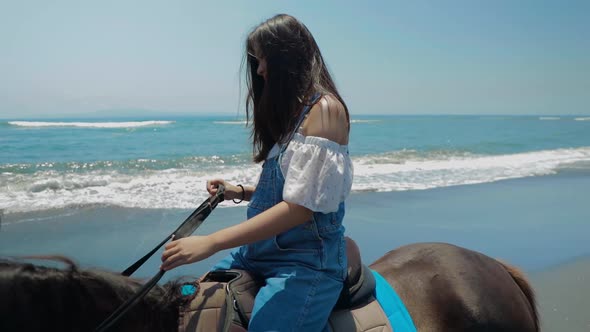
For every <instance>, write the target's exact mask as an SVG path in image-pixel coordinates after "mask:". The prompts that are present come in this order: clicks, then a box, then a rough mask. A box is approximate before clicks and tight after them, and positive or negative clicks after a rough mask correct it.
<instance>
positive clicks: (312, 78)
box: [246, 14, 348, 162]
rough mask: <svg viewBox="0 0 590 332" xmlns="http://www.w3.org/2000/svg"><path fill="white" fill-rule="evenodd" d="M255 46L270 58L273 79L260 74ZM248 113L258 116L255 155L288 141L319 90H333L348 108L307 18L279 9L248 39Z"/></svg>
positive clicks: (263, 155) (254, 120) (269, 74)
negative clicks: (295, 16) (305, 108)
mask: <svg viewBox="0 0 590 332" xmlns="http://www.w3.org/2000/svg"><path fill="white" fill-rule="evenodd" d="M255 50H256V51H257V52H259V53H261V54H256V55H257V56H262V57H264V59H265V60H266V68H267V69H266V72H267V80H266V81H265V80H264V78H262V77H260V76H259V75H257V74H256V70H257V68H258V60H257V59H256V58H255V57H253V56H251V55H249V54H248V53H250V54H254V52H255ZM246 57H247V59H248V61H247V66H248V68H247V70H246V76H247V77H246V84H247V87H248V95H247V99H246V116H247V118H248V122H249V123H250V121H252V124H253V125H252V134H251V136H252V144H253V153H254V161H255V162H261V161H263V160H264V159H266V156H267V155H268V152H269V151H270V149H271V148H272V146H273V145H274V144H275V143H277V142H280V143H284V141H285V140H286V139H287V136H288V135H289V133H291V132H292V131H293V130H294V129H295V128H294V127H295V126H296V121H297V119H298V116H299V115H300V113H301V112H302V110H303V107H304V106H305V105H309V104H310V103H311V99H312V97H313V96H314V94H315V93H320V94H322V95H327V94H329V95H332V96H333V97H335V98H336V99H338V100H339V101H340V103H342V105H343V106H344V109H345V111H346V116H347V118H348V108H347V107H346V104H345V103H344V100H342V97H340V94H339V93H338V91H337V90H336V85H335V84H334V81H333V80H332V77H331V75H330V73H329V72H328V69H327V68H326V64H325V63H324V58H323V57H322V54H321V53H320V49H319V47H318V45H317V44H316V42H315V39H314V38H313V36H312V35H311V33H310V32H309V30H308V29H307V27H306V26H305V25H303V23H301V22H299V21H298V20H297V19H296V18H294V17H292V16H290V15H286V14H279V15H276V16H274V17H272V18H270V19H268V20H266V21H265V22H263V23H262V24H260V25H259V26H257V27H256V28H254V30H253V31H252V32H251V33H250V34H249V35H248V39H247V41H246Z"/></svg>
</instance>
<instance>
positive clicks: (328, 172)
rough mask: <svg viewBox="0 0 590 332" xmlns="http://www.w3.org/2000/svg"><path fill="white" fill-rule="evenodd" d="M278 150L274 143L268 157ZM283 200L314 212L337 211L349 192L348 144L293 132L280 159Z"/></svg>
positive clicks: (350, 171) (351, 169) (350, 183)
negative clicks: (283, 179) (282, 177)
mask: <svg viewBox="0 0 590 332" xmlns="http://www.w3.org/2000/svg"><path fill="white" fill-rule="evenodd" d="M278 153H279V146H278V145H275V146H274V147H273V149H272V150H271V151H270V152H269V154H268V158H272V157H275V156H276V155H277V154H278ZM280 165H281V171H282V172H283V176H284V178H285V185H284V187H283V200H284V201H287V202H290V203H295V204H298V205H302V206H305V207H306V208H308V209H310V210H311V211H314V212H322V213H330V212H336V211H338V206H339V204H340V202H343V201H344V200H345V199H346V197H348V195H349V194H350V189H351V188H352V178H353V173H354V172H353V166H352V160H351V159H350V156H349V154H348V146H347V145H340V144H338V143H336V142H334V141H331V140H329V139H327V138H323V137H316V136H303V135H302V134H300V133H298V132H297V133H295V134H294V136H293V138H292V140H291V142H290V143H289V145H288V146H287V148H286V150H285V152H284V153H283V155H282V156H281V160H280Z"/></svg>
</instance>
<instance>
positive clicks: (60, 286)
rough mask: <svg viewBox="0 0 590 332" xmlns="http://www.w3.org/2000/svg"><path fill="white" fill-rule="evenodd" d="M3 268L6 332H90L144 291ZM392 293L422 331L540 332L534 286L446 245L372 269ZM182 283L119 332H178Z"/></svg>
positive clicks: (110, 276)
mask: <svg viewBox="0 0 590 332" xmlns="http://www.w3.org/2000/svg"><path fill="white" fill-rule="evenodd" d="M60 260H61V261H62V262H64V263H66V264H67V265H68V267H67V268H66V269H57V268H52V267H43V266H36V265H33V264H30V263H23V262H16V261H9V260H5V261H0V315H1V316H0V331H46V330H49V331H53V330H56V331H92V330H94V329H95V328H96V327H97V326H98V325H99V324H100V323H101V322H102V321H103V320H104V319H105V318H106V317H107V316H108V315H109V314H110V313H112V312H113V311H114V310H115V309H116V308H117V307H118V306H119V305H121V304H122V303H123V302H124V301H125V300H126V299H128V298H129V297H131V296H132V295H133V294H134V293H135V291H137V290H138V289H139V288H140V287H141V282H139V281H138V280H136V279H132V278H128V277H123V276H121V275H118V274H115V273H111V272H105V271H98V270H80V269H78V268H77V267H76V265H75V264H74V263H72V262H71V261H70V260H68V259H65V258H60ZM370 267H371V268H372V269H374V270H376V271H377V272H379V273H380V274H381V275H382V276H383V277H385V278H386V279H387V281H388V282H389V283H391V285H393V286H394V288H395V290H396V291H397V292H398V294H399V296H400V297H401V299H402V300H403V302H404V303H405V304H406V306H407V308H408V311H409V312H410V314H411V316H412V319H413V321H414V324H415V326H416V328H417V329H418V331H520V332H526V331H539V319H538V316H537V309H536V304H535V300H534V294H533V291H532V288H531V286H530V285H529V283H528V282H527V281H526V279H525V278H524V276H523V275H522V274H521V273H520V272H518V271H517V270H516V269H514V268H512V267H509V266H508V265H506V264H504V263H500V262H498V261H497V260H495V259H492V258H490V257H488V256H485V255H483V254H481V253H478V252H474V251H471V250H467V249H464V248H460V247H456V246H453V245H449V244H443V243H419V244H412V245H408V246H404V247H401V248H398V249H396V250H393V251H390V252H388V253H387V254H385V256H383V257H382V258H380V259H378V260H377V261H376V262H375V263H373V264H372V265H371V266H370ZM180 285H181V283H180V281H173V282H169V283H167V284H165V285H163V286H157V287H155V288H154V289H152V290H151V291H150V292H149V293H148V295H147V296H146V297H144V298H143V299H141V301H140V302H139V303H138V304H137V305H136V306H135V307H134V308H133V309H131V311H130V312H129V313H127V314H126V315H125V316H124V317H123V318H122V319H121V320H120V321H118V322H117V323H116V325H114V329H113V330H117V331H177V328H178V309H179V306H180V305H181V304H182V303H183V301H184V300H183V297H182V296H181V294H180Z"/></svg>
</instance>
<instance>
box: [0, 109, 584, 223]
mask: <svg viewBox="0 0 590 332" xmlns="http://www.w3.org/2000/svg"><path fill="white" fill-rule="evenodd" d="M351 118H352V124H351V133H350V145H349V150H350V153H351V156H352V159H353V162H354V183H353V188H352V190H353V193H355V192H367V191H368V192H390V191H406V190H424V189H433V188H441V187H448V186H456V185H466V184H478V183H489V182H495V181H499V180H506V179H516V178H524V177H538V176H546V175H551V174H557V173H559V172H562V171H564V170H572V169H579V170H587V169H590V117H585V116H361V115H358V116H355V115H354V114H353V115H352V117H351ZM249 135H250V129H249V128H247V127H246V122H245V121H244V120H242V119H239V118H238V117H236V116H194V117H167V116H162V117H158V118H149V119H147V118H117V119H112V118H111V119H109V118H104V119H100V118H95V119H60V120H51V121H48V120H39V121H32V120H27V121H22V120H0V210H2V211H3V213H4V214H5V215H7V214H11V213H23V212H24V213H26V212H39V211H47V210H63V209H69V208H72V207H74V208H80V207H85V206H116V207H124V208H162V209H175V208H179V209H186V208H191V207H194V206H196V205H198V203H199V202H201V201H202V200H203V199H205V198H206V196H207V193H206V191H205V190H204V188H205V182H206V180H207V179H210V178H213V177H222V178H225V179H226V180H228V181H231V182H233V183H243V184H253V183H255V182H256V180H257V176H258V174H259V171H260V165H259V164H254V163H253V162H252V148H251V145H250V144H249ZM223 206H224V207H229V206H233V204H224V205H223Z"/></svg>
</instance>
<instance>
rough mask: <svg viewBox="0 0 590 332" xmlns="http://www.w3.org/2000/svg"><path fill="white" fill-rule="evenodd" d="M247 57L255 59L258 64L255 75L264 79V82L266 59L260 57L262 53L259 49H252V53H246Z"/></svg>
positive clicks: (265, 77)
mask: <svg viewBox="0 0 590 332" xmlns="http://www.w3.org/2000/svg"><path fill="white" fill-rule="evenodd" d="M248 55H250V56H251V57H253V58H254V59H256V62H258V67H256V74H258V76H262V78H264V80H265V81H266V79H267V73H266V58H265V57H264V56H263V55H262V52H260V50H259V49H257V48H254V53H250V52H248Z"/></svg>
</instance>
